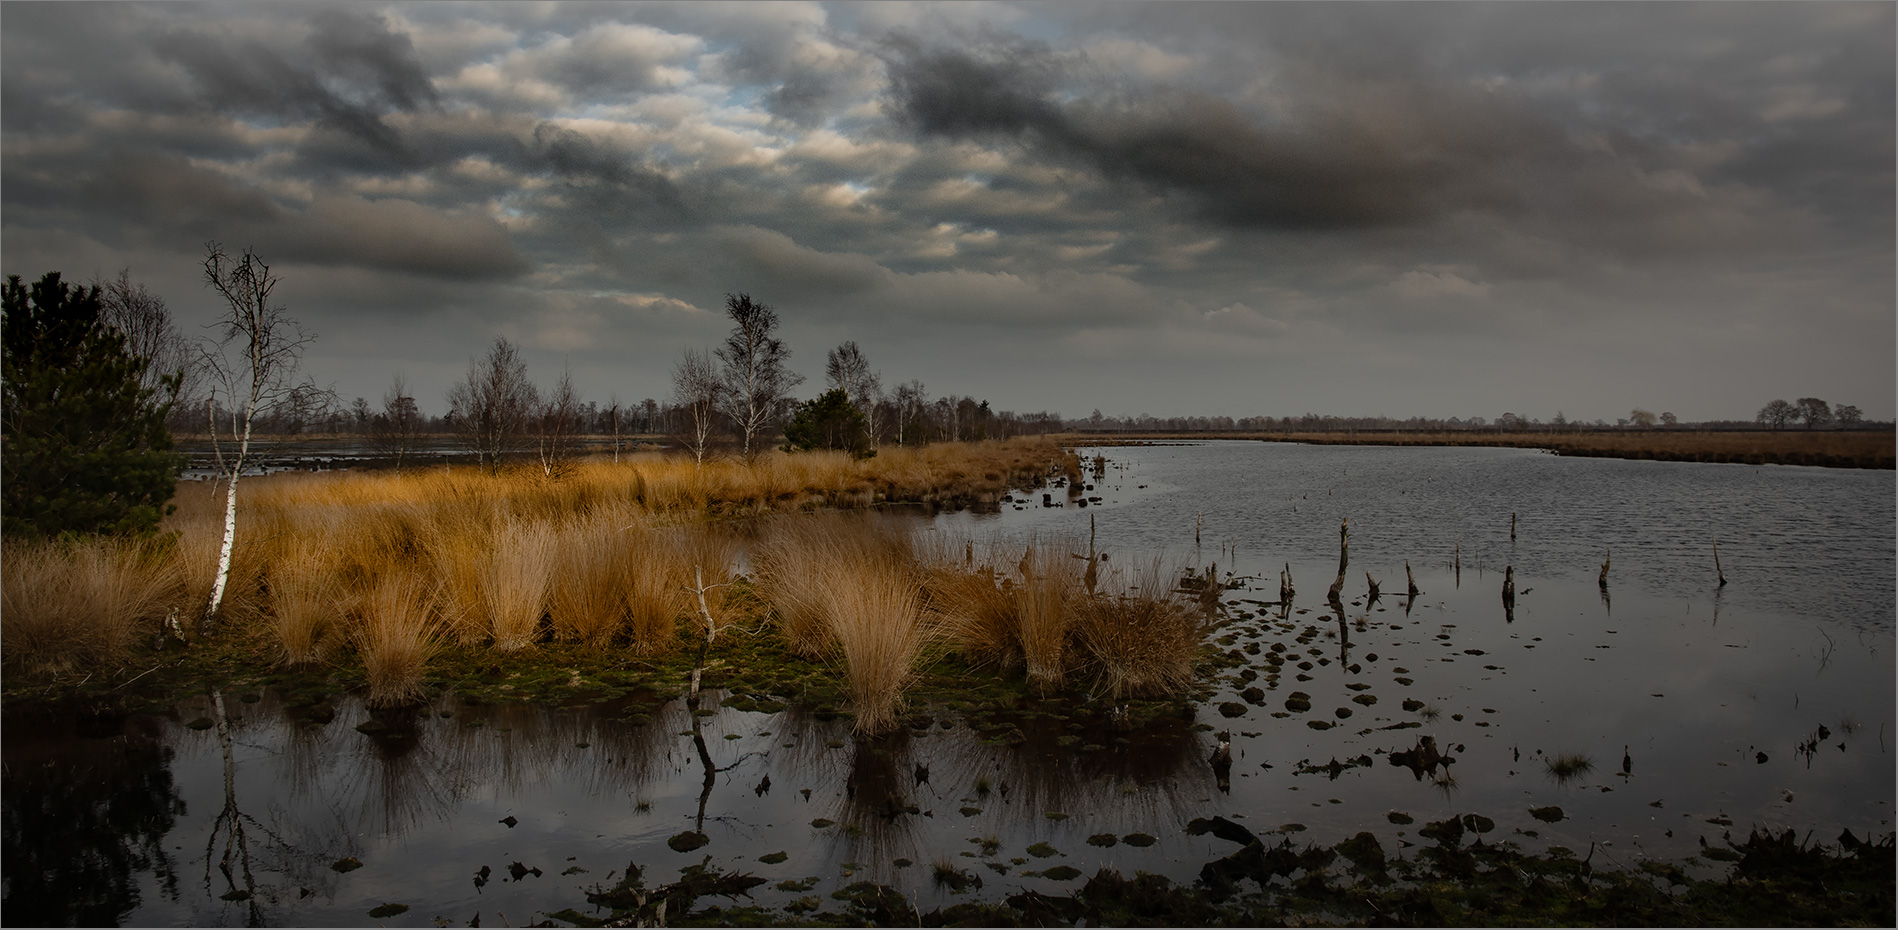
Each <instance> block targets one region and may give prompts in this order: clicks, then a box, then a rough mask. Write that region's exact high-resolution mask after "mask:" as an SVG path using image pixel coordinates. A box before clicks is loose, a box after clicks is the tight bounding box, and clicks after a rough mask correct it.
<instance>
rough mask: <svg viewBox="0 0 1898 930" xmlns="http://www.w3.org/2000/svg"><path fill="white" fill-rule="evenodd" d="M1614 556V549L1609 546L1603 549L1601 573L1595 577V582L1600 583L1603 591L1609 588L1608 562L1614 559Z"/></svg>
mask: <svg viewBox="0 0 1898 930" xmlns="http://www.w3.org/2000/svg"><path fill="white" fill-rule="evenodd" d="M1614 557H1615V551H1614V549H1612V548H1608V549H1603V550H1602V554H1601V574H1600V575H1598V576H1596V577H1595V584H1597V585H1600V586H1601V589H1602V590H1603V591H1606V590H1608V563H1610V562H1612V561H1614Z"/></svg>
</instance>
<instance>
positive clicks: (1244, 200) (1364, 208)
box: [889, 39, 1581, 230]
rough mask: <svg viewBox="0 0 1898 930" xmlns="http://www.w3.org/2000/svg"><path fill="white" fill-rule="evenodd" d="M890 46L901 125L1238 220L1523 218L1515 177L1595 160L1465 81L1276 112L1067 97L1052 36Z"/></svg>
mask: <svg viewBox="0 0 1898 930" xmlns="http://www.w3.org/2000/svg"><path fill="white" fill-rule="evenodd" d="M889 48H890V50H891V53H890V55H889V73H890V87H891V93H892V96H893V98H894V101H895V103H896V105H897V109H898V114H899V118H901V119H902V120H904V121H905V122H907V123H908V124H909V125H911V126H913V127H914V128H915V129H916V130H917V131H918V132H920V133H922V134H924V135H926V136H944V137H949V138H959V139H989V140H993V139H998V138H999V139H1009V140H1015V141H1018V142H1020V143H1021V144H1023V145H1025V146H1027V147H1028V148H1029V149H1030V150H1031V151H1033V152H1035V153H1037V154H1038V155H1040V156H1041V157H1043V158H1049V159H1056V160H1065V161H1071V162H1076V163H1079V164H1082V165H1085V166H1087V167H1089V168H1091V169H1093V170H1094V171H1097V172H1099V173H1100V174H1101V175H1103V176H1105V177H1107V178H1110V179H1114V180H1119V181H1130V182H1135V183H1140V184H1145V185H1148V186H1151V187H1153V188H1155V189H1158V190H1160V191H1163V192H1166V193H1170V194H1181V195H1184V196H1186V197H1188V198H1190V199H1191V200H1192V201H1193V203H1194V206H1195V208H1196V210H1197V211H1198V212H1199V213H1200V214H1201V215H1203V216H1206V217H1208V218H1210V219H1213V220H1215V221H1217V222H1219V223H1221V224H1224V225H1231V226H1235V227H1252V228H1262V229H1285V230H1327V229H1361V228H1372V227H1380V226H1392V225H1406V224H1416V223H1420V222H1423V221H1427V220H1432V219H1437V218H1440V217H1442V216H1444V215H1446V214H1448V213H1451V212H1454V211H1456V210H1461V209H1473V208H1474V209H1487V210H1503V211H1511V212H1514V211H1520V210H1523V209H1525V208H1526V206H1527V204H1526V202H1525V201H1526V199H1527V196H1528V190H1529V186H1528V185H1527V184H1525V185H1524V187H1523V188H1521V189H1515V188H1512V187H1511V186H1510V185H1509V184H1507V183H1502V182H1506V181H1507V180H1508V175H1509V173H1510V172H1512V171H1514V170H1517V169H1518V167H1519V166H1520V165H1522V164H1523V163H1524V162H1531V163H1537V164H1536V165H1535V167H1537V168H1538V169H1540V170H1545V171H1552V170H1559V169H1567V168H1570V167H1572V165H1571V164H1569V163H1574V162H1579V161H1580V160H1581V159H1580V158H1579V157H1577V153H1575V152H1573V151H1572V150H1570V149H1569V147H1568V146H1567V145H1566V144H1565V143H1564V141H1563V140H1562V139H1561V137H1560V134H1559V133H1558V132H1557V131H1556V130H1555V129H1554V128H1553V127H1550V126H1547V125H1542V124H1539V123H1537V122H1535V121H1533V120H1530V119H1526V118H1524V117H1522V116H1520V115H1519V114H1517V113H1514V112H1512V111H1511V108H1510V107H1509V106H1508V104H1507V103H1506V102H1501V101H1493V100H1484V99H1479V98H1478V97H1477V96H1476V95H1472V94H1470V93H1467V92H1463V91H1457V90H1453V89H1449V88H1431V89H1429V90H1428V91H1419V90H1416V89H1409V88H1404V87H1402V86H1400V85H1399V84H1398V83H1396V82H1392V83H1388V84H1384V85H1381V86H1375V87H1369V88H1338V89H1335V91H1336V93H1337V95H1338V96H1337V98H1336V99H1333V100H1330V101H1325V102H1323V103H1320V104H1318V105H1315V106H1308V107H1306V108H1303V109H1301V110H1300V111H1298V112H1294V113H1290V114H1285V115H1283V116H1281V117H1280V118H1279V119H1278V120H1276V121H1267V120H1262V119H1259V118H1254V117H1249V116H1247V115H1246V114H1244V113H1243V112H1241V111H1240V109H1239V108H1237V107H1235V106H1234V105H1233V104H1231V103H1230V102H1228V101H1226V100H1223V99H1220V98H1218V97H1215V96H1212V95H1210V94H1207V93H1203V92H1199V91H1195V90H1190V89H1180V88H1166V87H1151V88H1144V87H1136V88H1132V89H1127V90H1122V91H1120V92H1118V93H1111V94H1110V93H1106V92H1102V93H1100V94H1098V95H1095V96H1074V97H1069V98H1064V97H1062V96H1061V95H1060V93H1059V92H1060V91H1061V90H1063V80H1062V78H1063V73H1064V71H1065V70H1066V67H1064V64H1063V63H1062V62H1060V61H1058V60H1057V59H1056V57H1055V56H1054V55H1053V54H1052V53H1051V52H1050V51H1049V50H1048V49H1047V48H1046V46H1044V45H1040V44H1038V43H1028V42H1012V43H1007V44H1003V45H999V46H991V47H986V48H974V49H971V48H938V49H930V48H924V47H923V46H921V45H920V44H919V43H917V42H915V41H914V40H907V39H897V40H892V42H891V43H890V44H889ZM1499 171H1500V172H1502V173H1501V174H1499ZM1524 180H1526V179H1524Z"/></svg>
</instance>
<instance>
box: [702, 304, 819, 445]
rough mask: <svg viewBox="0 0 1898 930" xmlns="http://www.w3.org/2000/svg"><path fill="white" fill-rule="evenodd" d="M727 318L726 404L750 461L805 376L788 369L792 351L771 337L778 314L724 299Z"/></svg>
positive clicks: (721, 356) (721, 350)
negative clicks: (761, 440) (786, 400)
mask: <svg viewBox="0 0 1898 930" xmlns="http://www.w3.org/2000/svg"><path fill="white" fill-rule="evenodd" d="M725 315H726V316H729V317H731V320H732V331H731V334H730V335H728V336H726V337H725V344H724V345H722V346H719V347H718V349H717V350H716V352H717V355H718V360H719V361H720V362H723V363H724V366H725V371H724V374H725V379H724V380H725V403H726V407H727V409H728V411H729V412H730V413H731V418H732V420H733V422H734V423H736V424H737V427H738V432H739V435H740V436H742V437H743V440H744V444H743V446H742V451H743V453H744V456H745V458H746V459H747V460H749V459H750V458H751V457H752V455H753V454H755V453H756V452H762V451H763V450H764V447H763V445H762V444H761V443H759V442H757V441H756V439H757V437H758V435H759V434H761V433H763V432H765V431H766V429H768V428H769V427H770V425H771V422H772V421H773V420H774V419H776V418H777V416H778V412H779V410H780V409H782V407H783V401H784V400H785V398H786V396H787V395H789V394H790V392H791V389H792V388H794V387H796V386H797V385H798V384H799V383H801V382H802V381H803V380H804V376H802V375H799V374H797V373H796V372H793V371H791V370H790V369H788V368H786V367H785V363H786V362H787V361H789V360H790V358H791V350H789V349H786V348H785V347H784V343H783V342H782V341H780V340H779V339H777V338H776V337H775V336H773V335H772V333H773V332H775V331H776V330H777V328H778V312H777V311H776V310H773V309H771V307H770V306H768V305H766V304H761V303H758V302H756V301H754V300H752V299H751V295H750V294H726V295H725Z"/></svg>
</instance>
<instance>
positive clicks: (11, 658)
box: [0, 539, 184, 671]
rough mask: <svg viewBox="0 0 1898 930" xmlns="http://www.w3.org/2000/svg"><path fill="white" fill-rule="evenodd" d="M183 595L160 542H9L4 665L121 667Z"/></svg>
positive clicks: (1, 569) (174, 563) (2, 594)
mask: <svg viewBox="0 0 1898 930" xmlns="http://www.w3.org/2000/svg"><path fill="white" fill-rule="evenodd" d="M183 593H184V583H183V576H182V573H181V571H180V567H179V562H178V560H177V559H176V558H175V556H174V555H173V554H172V553H171V552H169V551H168V549H167V547H166V546H165V545H164V544H162V543H160V542H155V541H150V540H119V539H94V540H86V541H82V542H73V543H68V542H51V543H23V542H9V543H8V544H7V545H6V546H5V547H4V549H0V644H3V645H4V655H5V660H6V664H7V665H9V666H12V667H14V668H38V669H50V670H55V671H58V670H64V669H69V668H77V667H85V666H96V665H100V664H107V663H112V662H117V661H121V660H123V659H124V658H125V657H126V655H127V654H128V653H129V652H130V651H131V648H132V646H133V644H134V643H135V642H137V641H138V640H139V639H140V638H149V637H152V636H153V635H155V634H156V632H157V631H158V628H159V627H158V624H159V622H160V621H161V620H162V619H163V618H164V617H165V616H166V615H167V614H168V613H169V612H170V611H172V610H175V609H177V608H178V607H179V606H180V603H181V601H182V595H183Z"/></svg>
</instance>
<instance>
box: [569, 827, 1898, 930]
mask: <svg viewBox="0 0 1898 930" xmlns="http://www.w3.org/2000/svg"><path fill="white" fill-rule="evenodd" d="M1465 821H1469V823H1467V824H1466V823H1465ZM1196 823H1198V824H1199V825H1200V828H1201V831H1202V832H1208V833H1212V834H1213V835H1215V836H1219V837H1221V838H1223V839H1227V840H1230V841H1232V842H1234V843H1243V844H1244V845H1243V846H1241V848H1240V849H1239V851H1238V852H1235V853H1233V854H1232V855H1230V856H1227V857H1224V858H1222V859H1219V860H1216V861H1214V862H1212V863H1208V864H1207V866H1206V868H1205V869H1204V870H1202V873H1201V879H1200V880H1199V881H1198V882H1194V883H1191V884H1180V883H1177V882H1174V881H1171V880H1169V879H1167V878H1164V877H1162V876H1157V875H1152V874H1148V873H1144V872H1142V873H1139V874H1137V875H1135V876H1133V877H1132V878H1128V877H1126V876H1124V875H1122V874H1121V873H1120V872H1119V871H1117V870H1115V869H1112V868H1101V869H1099V870H1098V871H1096V872H1095V873H1094V875H1093V876H1091V877H1089V878H1088V879H1087V881H1086V883H1085V884H1083V885H1082V886H1081V887H1080V888H1078V889H1076V890H1075V891H1073V892H1072V893H1070V894H1061V895H1053V894H1047V893H1044V892H1039V891H1033V890H1027V891H1021V892H1018V893H1016V894H1012V895H1009V896H1008V897H1006V898H1004V899H1002V900H1000V901H992V902H981V901H970V902H961V903H957V904H954V905H950V906H948V907H943V908H937V909H935V910H932V911H929V912H927V913H919V912H918V911H917V910H916V908H915V907H914V906H913V905H911V904H909V900H908V898H907V897H905V896H904V895H903V894H902V893H901V892H899V891H897V890H896V889H894V888H890V887H888V886H885V885H878V884H875V883H872V882H858V883H856V884H853V885H850V886H848V887H846V888H844V889H842V890H840V891H837V892H835V893H833V894H832V895H831V896H830V898H831V901H832V904H831V905H830V907H831V908H833V909H826V910H823V911H820V912H819V913H815V914H812V913H810V911H812V910H816V909H817V908H818V907H819V906H821V905H820V904H819V903H816V899H798V900H797V901H793V902H791V904H790V905H788V906H787V907H786V909H785V910H782V911H780V910H773V909H769V908H758V907H742V908H740V907H730V908H721V907H719V906H717V905H713V906H709V907H705V908H696V905H697V902H698V900H699V899H700V898H702V897H708V896H713V895H722V896H726V897H729V898H731V899H732V900H733V901H736V899H737V898H739V897H742V896H744V895H746V894H747V893H748V891H749V889H750V888H752V887H755V886H756V885H758V884H762V883H763V879H758V878H753V877H751V876H748V875H743V874H741V873H730V874H727V873H721V872H719V871H718V870H717V868H716V867H714V866H710V865H709V860H707V863H705V864H702V865H699V866H690V867H687V868H686V869H684V870H682V872H684V873H686V874H685V876H684V877H683V878H682V879H681V880H680V881H679V882H676V883H674V884H671V885H665V886H661V887H659V888H656V889H652V890H650V891H648V890H646V889H645V888H644V886H643V884H641V882H640V879H639V868H638V866H637V865H634V866H630V867H629V868H628V869H627V878H626V879H623V880H622V881H621V883H620V885H619V886H618V887H616V888H614V889H613V890H611V891H604V890H602V891H596V892H594V893H590V894H588V895H587V899H588V901H590V902H592V903H594V904H596V905H605V906H609V907H610V908H611V909H612V916H611V918H609V919H602V918H601V917H600V916H597V915H585V914H580V913H578V912H576V911H573V910H571V909H569V910H567V911H562V912H558V913H555V914H553V915H552V916H554V917H557V918H561V919H563V920H567V921H569V922H573V923H578V924H581V925H583V926H601V925H606V924H612V925H616V926H624V925H626V924H627V923H628V922H630V921H637V920H644V921H652V920H653V919H655V918H656V917H658V915H659V914H660V913H661V911H660V909H659V907H658V905H659V903H660V902H662V901H663V902H664V903H665V905H666V907H665V908H664V911H663V913H664V914H665V916H666V919H667V920H668V921H669V922H671V923H672V924H673V925H677V926H690V925H706V924H719V923H726V924H748V925H788V924H794V923H795V924H807V923H811V922H815V923H818V924H850V925H871V926H896V925H899V924H900V925H904V926H918V925H921V926H1051V925H1055V924H1060V925H1066V926H1205V927H1224V926H1274V925H1284V924H1290V923H1307V922H1309V921H1311V920H1312V919H1314V918H1317V919H1319V920H1321V921H1322V922H1323V923H1326V924H1330V925H1335V926H1388V925H1397V926H1424V925H1447V926H1471V925H1479V924H1481V925H1494V924H1514V925H1519V926H1522V925H1535V924H1562V925H1569V926H1627V925H1647V926H1693V925H1701V926H1712V925H1733V924H1751V925H1760V926H1793V925H1831V926H1851V925H1858V926H1891V925H1892V923H1893V920H1894V917H1898V910H1895V908H1898V901H1895V899H1894V893H1893V888H1892V883H1891V873H1892V869H1893V868H1894V866H1898V860H1895V858H1894V848H1893V840H1892V839H1891V838H1890V837H1887V838H1885V839H1883V840H1881V841H1878V842H1870V841H1866V840H1861V839H1859V838H1857V837H1856V836H1854V835H1853V834H1852V833H1851V832H1850V831H1847V832H1845V833H1844V834H1843V835H1841V836H1840V837H1839V845H1838V846H1837V847H1830V846H1825V845H1819V844H1806V843H1802V842H1800V841H1799V840H1798V839H1797V838H1796V837H1795V835H1794V834H1793V833H1792V832H1791V831H1788V832H1785V833H1760V832H1758V831H1755V832H1753V833H1752V834H1750V835H1749V836H1748V837H1747V840H1746V842H1744V843H1738V844H1729V846H1728V847H1727V848H1728V849H1730V850H1731V851H1732V852H1733V853H1734V856H1735V858H1736V859H1737V862H1736V863H1735V864H1734V865H1733V866H1732V868H1731V871H1730V872H1729V874H1727V875H1724V876H1721V877H1718V878H1711V879H1695V878H1691V877H1688V876H1687V875H1686V874H1685V873H1684V872H1682V871H1681V870H1680V869H1679V868H1677V867H1671V866H1667V865H1662V864H1656V863H1645V864H1643V866H1642V867H1641V868H1637V869H1629V870H1621V869H1613V870H1610V869H1602V868H1593V867H1591V865H1590V862H1589V861H1588V860H1586V859H1581V858H1577V857H1576V856H1575V855H1574V854H1573V853H1571V852H1569V851H1567V850H1565V849H1562V848H1560V847H1557V848H1556V849H1553V850H1551V851H1550V852H1549V853H1547V854H1545V855H1530V854H1525V853H1523V852H1522V851H1521V850H1519V849H1518V848H1516V847H1515V845H1514V844H1511V843H1501V844H1493V845H1492V844H1481V843H1478V844H1472V845H1469V846H1461V845H1456V844H1454V843H1445V844H1443V845H1440V846H1431V847H1425V848H1423V849H1420V850H1418V851H1417V853H1416V855H1414V856H1412V857H1409V858H1391V857H1389V856H1388V855H1387V854H1386V852H1385V850H1384V849H1383V847H1382V846H1381V844H1379V843H1378V841H1377V838H1376V837H1375V836H1373V835H1372V834H1370V833H1369V832H1361V833H1359V834H1357V835H1356V836H1353V837H1351V838H1350V839H1347V840H1345V841H1343V842H1340V843H1338V844H1337V845H1336V846H1308V847H1305V848H1303V849H1298V848H1295V847H1294V846H1293V845H1292V843H1291V840H1290V839H1285V840H1282V841H1280V842H1279V843H1276V844H1272V845H1267V844H1265V843H1263V842H1262V841H1261V840H1259V839H1258V838H1257V837H1255V836H1253V835H1252V834H1251V832H1250V831H1247V830H1246V829H1245V828H1243V827H1240V826H1238V825H1237V824H1234V823H1232V822H1231V821H1226V820H1224V818H1213V819H1212V820H1203V821H1197V822H1196ZM1453 824H1454V825H1455V826H1454V827H1452V825H1453ZM1486 825H1488V824H1487V818H1481V817H1479V816H1477V815H1466V816H1465V817H1452V818H1447V819H1446V820H1444V821H1441V822H1440V823H1439V824H1433V825H1432V826H1440V827H1441V828H1442V830H1441V832H1443V833H1444V834H1446V836H1447V835H1448V834H1450V833H1451V831H1452V830H1455V831H1456V833H1457V835H1460V833H1461V831H1462V830H1463V829H1466V828H1468V827H1470V826H1475V827H1482V826H1486ZM1339 860H1343V862H1344V863H1346V865H1345V866H1343V867H1342V873H1343V874H1340V866H1339V865H1338V863H1339ZM947 871H952V872H953V871H958V870H953V869H948V870H947ZM1038 874H1039V875H1040V876H1042V877H1044V878H1048V879H1052V880H1055V881H1072V880H1074V879H1076V878H1079V877H1080V875H1081V874H1083V873H1082V872H1081V871H1080V870H1078V869H1075V868H1073V867H1072V866H1055V867H1052V868H1049V869H1047V870H1044V871H1042V872H1040V873H1038ZM1275 877H1284V878H1288V879H1291V880H1290V881H1289V882H1285V881H1277V880H1275ZM649 925H650V924H649Z"/></svg>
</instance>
